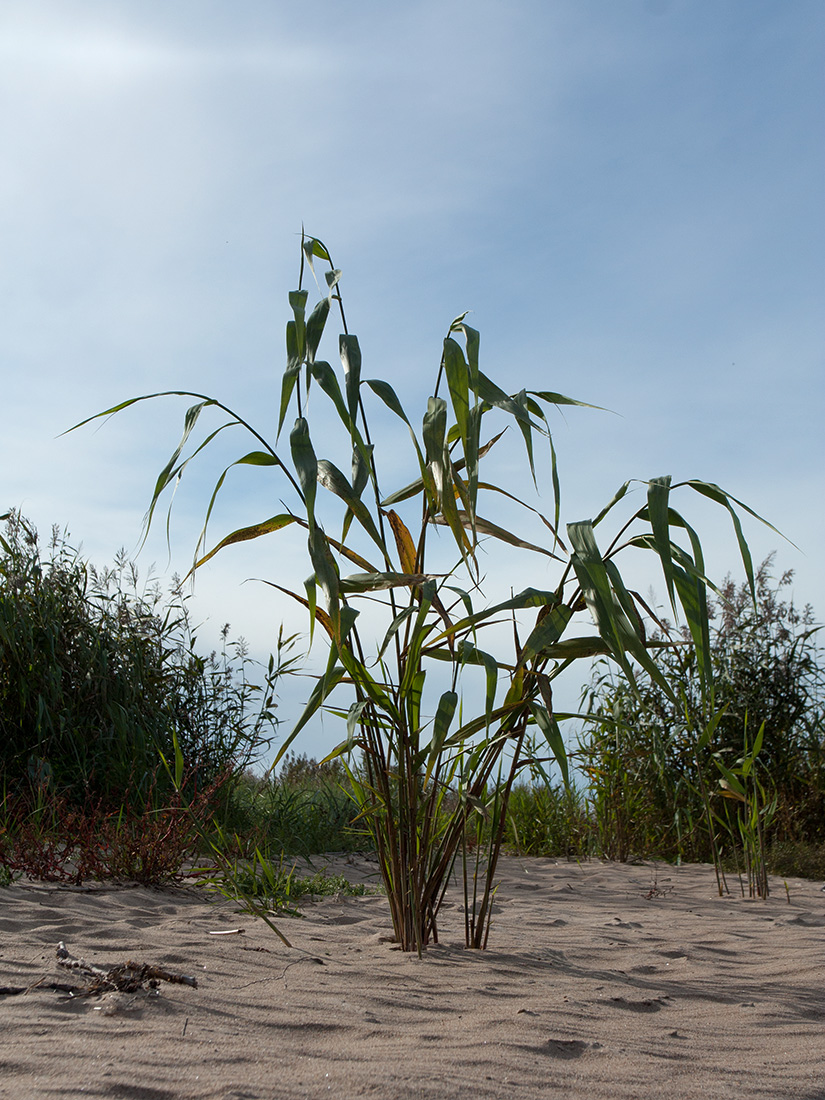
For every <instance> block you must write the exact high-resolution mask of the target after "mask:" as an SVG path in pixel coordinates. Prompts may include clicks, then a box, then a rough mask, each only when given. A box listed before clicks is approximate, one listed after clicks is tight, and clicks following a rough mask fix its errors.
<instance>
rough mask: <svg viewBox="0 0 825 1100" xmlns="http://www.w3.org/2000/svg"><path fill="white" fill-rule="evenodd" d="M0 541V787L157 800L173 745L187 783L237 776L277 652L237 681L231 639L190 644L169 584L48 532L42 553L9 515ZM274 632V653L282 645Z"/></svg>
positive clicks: (243, 665)
mask: <svg viewBox="0 0 825 1100" xmlns="http://www.w3.org/2000/svg"><path fill="white" fill-rule="evenodd" d="M2 519H4V520H5V534H4V535H0V785H2V789H5V790H14V791H16V792H19V791H20V790H21V788H22V787H28V788H30V789H31V790H33V791H34V792H38V791H43V790H48V791H49V792H52V793H58V794H60V796H61V797H63V796H65V797H69V798H70V799H72V800H75V801H84V802H86V801H88V800H89V798H98V799H103V800H104V801H105V802H106V803H108V804H114V805H118V804H120V803H122V801H123V800H124V799H128V800H130V801H131V803H132V804H134V805H137V806H143V805H144V804H145V802H146V799H147V797H149V795H150V793H151V795H152V798H153V799H157V798H160V799H161V801H162V800H163V798H164V797H166V795H167V794H168V793H169V789H170V783H169V781H168V777H167V776H166V774H165V771H164V769H163V768H162V767H161V759H160V756H159V754H163V756H164V757H165V758H166V759H167V760H169V761H172V760H174V759H175V755H176V746H177V748H178V749H179V751H180V754H182V758H183V771H184V774H185V775H186V777H187V781H188V783H189V785H190V787H193V788H196V789H202V788H203V787H204V786H207V785H209V784H210V783H212V782H213V781H214V780H215V779H216V778H217V777H219V776H222V775H225V774H226V773H228V772H233V771H240V770H242V769H243V768H244V767H245V766H246V765H248V764H249V762H250V761H251V760H252V759H253V758H254V757H255V756H256V754H258V753H259V752H260V751H261V750H262V749H263V748H264V747H265V746H266V745H267V744H268V742H269V741H270V740H271V735H272V732H273V730H274V723H275V714H274V707H275V704H274V686H275V682H276V680H277V677H278V675H279V674H280V673H281V672H282V671H284V669H285V667H286V666H288V665H289V663H290V662H289V659H286V660H285V661H283V662H281V663H279V664H276V662H275V660H274V658H270V663H269V668H268V669H267V670H265V671H264V674H263V684H262V686H260V687H259V686H256V685H255V684H253V683H251V682H250V680H249V678H248V672H249V668H250V661H249V658H248V656H247V653H246V650H245V647H244V645H243V643H242V642H239V643H230V642H229V641H228V629H229V628H228V627H226V628H225V629H224V631H223V642H224V645H223V651H222V652H221V653H220V655H216V654H214V653H213V654H211V655H210V656H208V657H201V656H199V655H198V654H197V653H196V652H195V638H194V637H193V635H192V630H191V626H190V621H189V617H188V613H187V608H186V600H185V598H184V597H183V595H182V594H181V592H180V590H179V589H176V590H174V592H173V594H172V596H171V598H170V599H169V600H164V598H163V596H162V593H161V592H160V590H159V588H158V586H157V585H156V584H149V585H145V586H143V587H141V586H140V584H139V577H138V573H137V570H136V568H135V566H134V565H133V564H132V563H130V562H129V561H128V559H127V558H126V556H125V555H124V554H121V555H120V556H119V557H118V558H117V560H116V562H115V565H114V567H113V568H111V569H105V570H102V571H98V570H96V569H94V567H92V566H91V565H89V564H88V563H86V562H85V561H83V560H82V558H81V557H80V555H79V554H78V552H77V551H76V550H74V549H72V547H71V546H70V545H69V543H68V541H67V537H66V536H63V535H61V534H60V533H59V532H58V531H57V530H56V529H55V530H54V531H53V534H52V538H51V541H50V544H49V547H48V552H47V553H45V554H44V553H43V552H42V551H41V548H40V545H39V542H38V537H37V533H36V531H35V530H34V529H33V527H32V526H31V525H30V524H29V523H27V522H26V521H25V520H24V519H23V518H22V517H21V516H19V515H18V514H17V513H14V512H10V513H9V514H8V515H6V516H4V517H2ZM289 644H290V643H289V640H286V641H284V640H283V639H282V640H281V647H280V650H279V656H282V655H283V654H284V652H285V651H286V649H288V647H289Z"/></svg>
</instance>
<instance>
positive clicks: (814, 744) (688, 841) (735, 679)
mask: <svg viewBox="0 0 825 1100" xmlns="http://www.w3.org/2000/svg"><path fill="white" fill-rule="evenodd" d="M773 560H774V555H771V556H770V557H768V558H767V559H766V560H765V561H764V562H763V563H762V565H761V566H760V567H759V569H758V570H757V571H756V574H755V592H756V600H755V601H754V600H753V599H752V597H751V593H750V589H749V587H748V586H746V585H737V584H735V583H734V582H733V581H732V580H731V579H730V577H728V578H726V580H725V582H724V583H723V584H722V586H721V587H720V589H719V591H718V593H717V594H716V595H715V596H714V597H713V598H712V599H711V601H710V606H709V612H710V613H709V623H710V658H711V662H712V669H713V684H714V691H713V697H712V700H710V701H709V700H708V698H707V697H706V696H703V692H702V687H701V682H700V677H699V674H698V669H697V656H696V650H695V648H694V647H693V646H692V645H691V644H690V637H689V635H688V633H687V631H686V630H685V629H682V630H674V628H673V627H672V626H671V625H670V624H669V623H668V622H666V621H665V620H661V621H660V626H659V628H658V629H657V631H656V633H655V634H654V636H653V637H654V640H657V641H659V642H662V643H668V644H667V645H665V646H664V648H662V650H661V652H660V660H659V665H660V668H661V669H662V672H663V674H664V676H665V677H666V679H667V683H668V685H669V688H670V690H669V691H665V690H664V689H663V687H662V685H661V684H660V683H658V682H657V681H656V680H654V679H653V678H652V677H650V676H649V675H647V674H646V673H644V672H643V671H641V670H637V673H636V677H635V682H634V683H631V682H630V680H628V678H627V677H625V676H623V675H622V674H621V672H620V671H616V670H615V669H609V668H607V666H606V665H605V664H604V663H603V662H602V663H599V664H598V665H597V666H596V668H595V671H594V675H593V678H592V680H591V683H590V685H589V687H588V689H587V691H586V697H585V709H586V711H587V713H588V714H589V715H590V718H591V722H590V724H589V732H587V733H586V735H585V737H584V739H583V742H582V744H581V746H580V750H579V754H580V760H581V766H582V768H583V770H584V771H585V773H586V775H587V776H588V779H589V782H590V796H591V798H592V801H593V805H594V812H595V816H596V821H597V825H598V829H599V835H600V844H601V848H602V851H603V852H604V853H605V854H606V855H609V856H611V857H614V858H619V859H625V858H627V857H628V855H629V854H631V853H634V854H646V853H651V854H652V853H655V854H658V855H660V856H665V857H667V858H681V859H708V858H710V857H711V856H712V836H711V835H710V834H709V832H708V825H707V815H706V813H705V807H704V802H703V796H702V786H703V784H705V786H706V788H707V790H708V791H709V792H710V795H711V805H712V807H713V812H714V815H715V819H716V825H717V826H718V827H720V828H721V827H722V825H723V823H725V822H728V823H732V818H731V817H730V813H729V811H730V807H729V806H726V805H725V804H723V798H722V795H723V794H724V793H725V784H724V783H720V780H723V779H724V775H723V773H722V772H721V769H720V767H719V765H722V767H723V768H728V769H736V767H738V766H740V765H741V761H742V760H743V759H745V758H746V757H747V755H748V753H749V752H750V751H751V750H752V748H753V747H754V745H755V743H756V741H757V739H758V734H759V731H760V730H761V731H762V737H761V745H760V747H759V751H758V753H757V754H756V756H755V762H754V766H755V768H756V771H755V773H754V774H755V775H758V776H759V778H760V782H761V783H762V784H763V785H764V787H765V789H766V791H767V792H769V794H770V795H771V796H775V798H776V808H775V811H774V813H773V814H772V821H771V824H770V829H769V838H768V839H769V841H770V842H773V843H780V842H783V843H784V842H792V841H810V842H821V841H823V840H825V665H823V662H822V649H821V647H820V645H819V642H818V633H817V630H818V628H817V627H816V625H815V623H814V616H813V612H812V610H811V608H810V607H805V608H804V609H803V610H799V609H797V608H796V607H795V605H794V603H793V601H792V600H787V599H786V598H784V593H785V591H786V590H787V589H788V588H789V586H790V584H791V582H792V576H793V574H792V573H791V572H786V573H784V574H783V575H782V576H781V577H780V578H779V579H778V580H776V579H775V578H774V577H773V575H772V565H773ZM711 712H712V713H715V714H716V715H717V717H718V722H717V724H716V726H715V730H714V733H713V736H712V738H710V739H709V740H708V741H707V743H706V744H701V739H699V738H698V735H697V731H700V730H702V728H703V727H704V726H705V725H706V724H707V722H708V718H709V714H710V713H711ZM746 743H747V745H746ZM747 746H749V748H748V747H747ZM717 761H718V763H716V762H717ZM728 793H730V792H728ZM724 832H725V830H723V833H724Z"/></svg>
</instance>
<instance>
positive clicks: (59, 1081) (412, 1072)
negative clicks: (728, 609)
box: [0, 857, 825, 1100]
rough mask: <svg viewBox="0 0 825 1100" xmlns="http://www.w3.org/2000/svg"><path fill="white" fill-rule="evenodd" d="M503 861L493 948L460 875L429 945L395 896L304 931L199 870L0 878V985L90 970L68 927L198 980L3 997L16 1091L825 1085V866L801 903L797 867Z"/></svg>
mask: <svg viewBox="0 0 825 1100" xmlns="http://www.w3.org/2000/svg"><path fill="white" fill-rule="evenodd" d="M339 866H340V863H339V864H338V865H336V866H334V867H333V868H332V869H333V870H338V868H339ZM345 870H346V872H347V874H348V876H349V877H350V878H351V879H352V880H353V881H370V879H371V876H374V875H375V864H374V863H372V862H370V861H369V859H367V858H366V857H352V858H351V862H349V863H348V864H346V865H345ZM500 878H501V885H500V887H499V890H498V894H497V900H496V906H495V915H494V918H493V926H492V932H491V936H490V946H489V948H488V950H487V951H484V952H477V951H467V950H465V949H464V947H463V915H462V910H461V897H460V895H459V894H458V893H457V892H456V893H455V894H454V895H453V896H452V897H451V898H450V899H449V900H448V907H447V908H446V909H445V910H444V912H443V916H442V920H441V929H440V931H441V940H442V942H441V943H440V944H439V945H437V946H435V947H433V948H431V949H430V950H429V951H428V952H427V954H426V956H425V957H424V958H423V959H419V958H418V957H417V956H410V955H405V954H403V953H402V952H400V951H399V950H397V949H396V948H395V946H394V945H393V944H392V942H390V938H389V936H390V927H389V918H388V909H387V902H386V899H385V898H384V897H382V896H380V895H372V896H366V897H353V898H350V897H336V898H327V899H324V900H321V901H318V902H315V903H312V904H308V905H306V906H305V907H304V909H303V911H304V913H305V916H304V918H303V919H301V920H298V919H289V918H286V919H283V918H282V919H280V920H279V926H280V927H282V928H283V930H284V932H285V933H286V934H287V936H288V938H289V939H290V941H291V943H292V945H293V946H292V948H291V949H290V948H287V947H285V946H284V945H283V944H282V943H281V942H280V941H279V940H278V939H277V937H276V936H275V935H274V933H273V932H272V931H271V930H270V929H268V928H267V927H266V926H265V925H264V924H263V923H262V922H260V921H258V920H256V919H254V918H251V917H249V916H239V915H238V913H237V908H236V907H233V905H232V904H231V903H230V902H227V901H224V900H221V901H220V902H219V903H218V904H215V903H214V902H212V901H210V900H209V897H208V896H206V895H205V894H204V891H203V890H202V889H198V888H196V887H193V886H187V887H181V888H176V889H170V890H151V889H145V888H140V887H112V886H100V887H94V888H92V889H88V890H79V889H64V888H54V887H49V886H45V885H42V884H29V885H23V884H15V885H14V886H12V887H9V888H7V889H2V890H0V986H15V985H16V986H20V985H25V986H28V985H30V984H31V983H33V982H35V981H37V980H38V979H40V978H45V980H46V981H55V982H60V981H63V982H66V981H72V980H75V979H76V976H75V975H73V974H71V973H67V972H66V971H65V970H62V969H61V968H59V967H58V966H57V963H56V957H55V950H56V948H57V945H58V943H59V942H61V941H63V942H65V944H66V947H67V948H68V949H69V951H71V952H72V953H73V954H75V955H77V956H82V957H83V958H84V959H86V960H87V961H88V962H90V963H94V964H97V965H100V966H105V967H108V966H111V965H114V964H117V963H123V962H125V961H126V960H127V959H130V960H135V961H138V962H147V963H152V964H154V965H157V966H162V967H165V968H167V969H169V970H171V971H177V972H182V973H184V974H187V975H192V976H194V977H195V978H197V981H198V987H197V988H192V987H189V986H186V985H171V984H165V983H161V987H160V988H159V990H158V992H157V993H145V992H138V993H133V994H127V993H108V994H102V995H98V996H92V997H89V998H77V997H74V998H69V997H67V996H66V995H65V994H61V993H57V992H54V991H51V990H48V989H46V988H44V987H42V986H41V987H40V988H37V989H33V990H31V991H30V992H28V993H26V994H24V995H18V996H2V997H0V1097H3V1098H4V1100H5V1098H14V1100H26V1098H29V1097H38V1098H41V1097H43V1098H46V1097H55V1098H56V1097H80V1096H89V1097H112V1098H122V1100H178V1098H181V1100H206V1098H210V1100H211V1098H215V1100H218V1098H219V1100H230V1098H232V1100H269V1098H285V1100H286V1098H289V1100H292V1098H293V1097H294V1098H297V1097H313V1098H314V1097H326V1096H334V1097H337V1098H339V1100H340V1098H344V1100H348V1098H350V1097H362V1096H364V1097H374V1098H376V1100H396V1098H399V1100H400V1098H402V1097H403V1098H405V1100H406V1098H412V1100H417V1098H422V1100H423V1098H427V1100H430V1098H433V1100H436V1098H438V1100H449V1098H452V1097H479V1098H496V1100H498V1098H507V1100H512V1098H518V1097H525V1098H526V1097H559V1098H564V1100H579V1098H582V1100H585V1098H586V1100H600V1098H602V1097H603V1098H605V1100H607V1098H608V1097H610V1098H631V1097H632V1098H634V1100H635V1098H639V1097H667V1098H669V1100H694V1098H695V1100H712V1098H714V1100H715V1098H717V1097H720V1098H721V1097H736V1098H738V1100H742V1098H751V1097H770V1098H774V1100H776V1098H784V1097H794V1098H800V1100H801V1098H805V1100H814V1098H820V1100H821V1098H825V892H823V891H825V887H824V886H823V885H822V884H821V883H815V882H804V881H799V880H792V881H789V882H788V887H789V891H790V903H789V902H788V897H787V896H786V891H785V886H784V884H783V882H782V881H781V880H772V888H773V890H774V893H773V896H772V897H770V898H769V899H768V900H767V901H761V900H750V899H746V898H742V897H741V896H738V895H734V896H729V897H724V898H719V897H718V896H716V886H715V879H714V875H713V870H712V868H711V867H707V866H686V867H679V868H674V867H669V866H666V865H663V864H657V865H654V864H650V863H646V864H638V865H622V864H610V863H600V862H590V863H585V864H582V865H579V864H577V863H567V862H557V861H554V860H549V859H548V860H546V859H507V860H506V861H505V862H504V864H503V866H502V870H501V875H500ZM732 885H738V884H736V882H735V880H734V882H733V883H732ZM237 928H243V929H244V931H243V933H239V934H232V935H220V936H216V935H210V933H213V932H218V931H225V930H232V929H237Z"/></svg>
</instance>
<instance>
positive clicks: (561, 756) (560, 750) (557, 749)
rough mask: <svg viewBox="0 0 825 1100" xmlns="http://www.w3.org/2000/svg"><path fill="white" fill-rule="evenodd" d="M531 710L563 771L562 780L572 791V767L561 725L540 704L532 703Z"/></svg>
mask: <svg viewBox="0 0 825 1100" xmlns="http://www.w3.org/2000/svg"><path fill="white" fill-rule="evenodd" d="M530 710H531V712H532V714H533V718H534V719H535V722H536V725H537V726H538V727H539V729H540V730H541V732H542V733H543V734H544V739H545V741H546V742H547V745H548V747H549V749H550V751H551V752H552V754H553V756H554V757H555V758H556V763H557V764H558V766H559V770H560V771H561V776H562V779H563V780H564V786H565V788H566V789H567V790H569V789H570V765H569V761H568V758H567V749H566V748H565V745H564V738H563V737H562V735H561V730H560V729H559V724H558V722H557V721H556V719H555V718H554V717H553V715H552V714H550V713H549V712H548V711H547V710H546V709H545V708H544V707H540V706H539V705H538V703H531V704H530Z"/></svg>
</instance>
